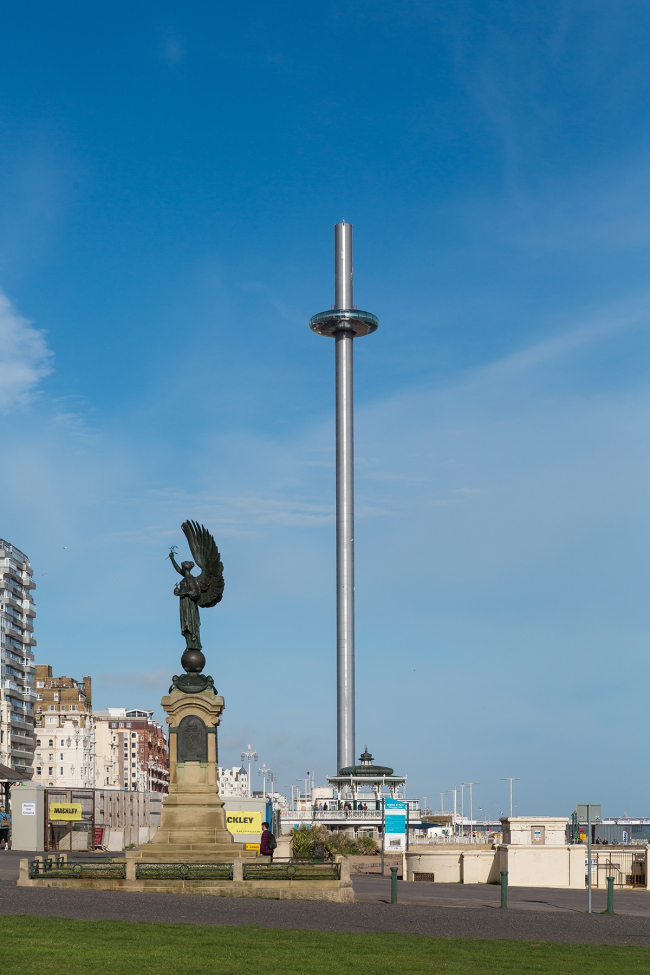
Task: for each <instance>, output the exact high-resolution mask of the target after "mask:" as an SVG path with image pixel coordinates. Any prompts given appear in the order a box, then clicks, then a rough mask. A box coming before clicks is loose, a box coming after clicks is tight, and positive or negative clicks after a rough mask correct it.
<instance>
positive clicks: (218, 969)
mask: <svg viewBox="0 0 650 975" xmlns="http://www.w3.org/2000/svg"><path fill="white" fill-rule="evenodd" d="M0 972H2V975H13V973H16V975H18V973H20V975H95V973H97V975H122V973H123V975H144V973H147V975H148V973H155V975H190V973H191V975H213V973H219V975H312V973H314V975H334V973H337V975H342V973H345V975H420V973H422V975H429V973H432V975H433V973H435V975H447V973H449V975H452V973H453V975H456V973H472V975H488V973H489V975H508V973H510V972H512V973H513V975H514V973H517V975H521V973H528V972H530V973H533V975H546V973H553V975H555V973H558V975H574V973H576V975H578V973H579V975H582V973H584V975H601V973H602V975H617V973H618V972H621V973H623V972H625V973H626V975H627V973H639V972H643V973H650V948H618V947H612V946H608V945H568V944H549V943H539V942H531V941H471V940H469V939H464V938H423V937H420V936H418V935H404V934H331V933H329V932H323V931H278V930H275V929H270V928H257V927H242V928H239V927H237V928H234V927H204V926H199V925H191V924H171V925H165V924H141V923H135V922H129V921H67V920H63V919H61V918H38V917H25V916H23V915H4V916H3V917H0Z"/></svg>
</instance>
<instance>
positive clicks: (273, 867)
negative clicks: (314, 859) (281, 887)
mask: <svg viewBox="0 0 650 975" xmlns="http://www.w3.org/2000/svg"><path fill="white" fill-rule="evenodd" d="M243 870H244V880H340V879H341V864H340V863H294V862H293V861H291V860H289V862H288V863H259V864H254V863H244V864H243Z"/></svg>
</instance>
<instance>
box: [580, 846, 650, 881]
mask: <svg viewBox="0 0 650 975" xmlns="http://www.w3.org/2000/svg"><path fill="white" fill-rule="evenodd" d="M586 852H587V851H586V848H585V885H586V883H587V870H588V867H587V856H586ZM646 859H647V857H646V851H645V850H642V851H641V850H630V849H624V848H622V847H621V848H617V847H613V848H610V849H609V850H607V851H605V850H602V849H598V847H593V846H592V848H591V883H592V886H593V887H602V888H605V889H606V888H607V877H613V878H614V886H615V887H645V886H646V876H647V875H646V869H647V867H646Z"/></svg>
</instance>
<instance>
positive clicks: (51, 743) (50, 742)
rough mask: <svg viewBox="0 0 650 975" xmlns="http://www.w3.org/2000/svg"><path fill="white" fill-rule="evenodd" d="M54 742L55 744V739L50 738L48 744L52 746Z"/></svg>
mask: <svg viewBox="0 0 650 975" xmlns="http://www.w3.org/2000/svg"><path fill="white" fill-rule="evenodd" d="M53 744H54V742H53V741H52V739H51V738H50V740H49V742H48V745H49V746H50V748H51V747H52V745H53Z"/></svg>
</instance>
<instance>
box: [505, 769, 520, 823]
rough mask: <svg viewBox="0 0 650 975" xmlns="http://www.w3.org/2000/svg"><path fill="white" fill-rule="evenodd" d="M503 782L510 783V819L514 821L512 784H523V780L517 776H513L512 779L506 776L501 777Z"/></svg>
mask: <svg viewBox="0 0 650 975" xmlns="http://www.w3.org/2000/svg"><path fill="white" fill-rule="evenodd" d="M501 781H502V782H509V783H510V819H512V783H513V782H521V779H520V778H518V777H517V776H516V775H513V776H511V777H510V778H509V777H508V776H507V775H506V776H503V775H502V776H501Z"/></svg>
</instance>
